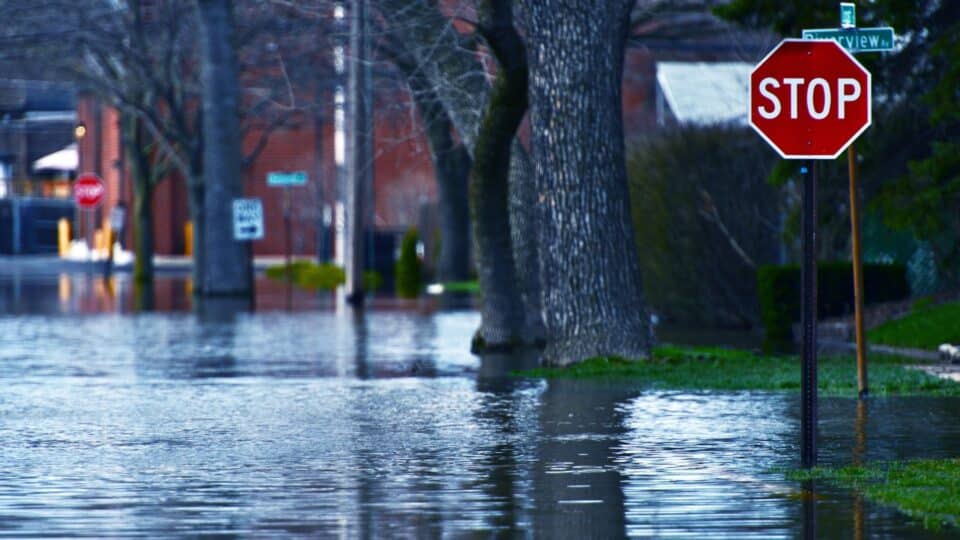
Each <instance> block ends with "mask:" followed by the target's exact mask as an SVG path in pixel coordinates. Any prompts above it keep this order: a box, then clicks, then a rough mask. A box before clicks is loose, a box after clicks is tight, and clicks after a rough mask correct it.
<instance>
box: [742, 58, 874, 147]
mask: <svg viewBox="0 0 960 540" xmlns="http://www.w3.org/2000/svg"><path fill="white" fill-rule="evenodd" d="M870 84H871V78H870V72H869V71H867V70H866V69H864V67H863V66H862V65H860V63H859V62H857V60H856V59H855V58H854V57H853V56H852V55H851V54H850V53H849V52H847V51H846V50H844V49H843V48H842V47H841V46H840V45H838V44H837V43H836V42H835V41H828V40H803V39H785V40H783V41H782V42H780V44H779V45H777V47H776V48H775V49H774V50H773V51H771V52H770V54H768V55H767V56H766V58H764V59H763V60H761V61H760V63H759V64H757V67H755V68H754V69H753V71H752V72H751V73H750V94H749V100H748V102H749V109H748V110H749V115H748V118H749V123H750V127H752V128H753V129H754V130H756V131H757V133H759V134H760V136H761V137H763V138H764V139H765V140H766V141H767V142H768V143H770V146H772V147H773V148H774V149H775V150H776V151H777V152H778V153H779V154H780V155H781V156H782V157H784V158H785V159H833V158H836V157H837V156H839V155H840V153H841V152H843V150H844V149H846V148H847V146H849V145H850V143H851V142H853V141H854V140H855V139H856V138H857V137H858V136H859V135H860V134H861V133H863V131H864V130H865V129H867V127H868V126H869V125H870V122H871V89H870Z"/></svg>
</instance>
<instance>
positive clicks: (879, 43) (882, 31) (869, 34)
mask: <svg viewBox="0 0 960 540" xmlns="http://www.w3.org/2000/svg"><path fill="white" fill-rule="evenodd" d="M803 39H832V40H834V41H836V42H837V43H839V44H840V46H841V47H843V48H844V49H846V50H848V51H850V52H852V53H858V52H881V51H892V50H893V49H894V44H893V28H890V27H889V26H880V27H877V28H850V29H846V30H844V29H840V28H812V29H810V30H804V31H803Z"/></svg>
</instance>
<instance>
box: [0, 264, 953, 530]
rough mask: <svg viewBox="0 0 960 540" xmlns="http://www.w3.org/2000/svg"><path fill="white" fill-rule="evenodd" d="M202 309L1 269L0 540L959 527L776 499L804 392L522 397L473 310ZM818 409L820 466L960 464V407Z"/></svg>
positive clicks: (563, 390) (797, 489) (821, 498)
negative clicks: (480, 337)
mask: <svg viewBox="0 0 960 540" xmlns="http://www.w3.org/2000/svg"><path fill="white" fill-rule="evenodd" d="M14 278H15V279H14ZM15 281H16V283H15ZM65 283H67V285H65ZM97 283H99V285H98V284H97ZM18 287H19V290H17V288H18ZM263 288H266V285H265V284H263ZM65 289H68V290H66V291H65ZM185 290H186V285H185V284H184V283H183V282H182V281H180V280H177V279H166V278H165V279H162V280H160V282H158V284H157V287H156V291H155V294H156V296H157V298H155V299H154V305H155V307H158V309H162V310H163V311H159V312H146V313H132V308H133V306H134V305H135V302H134V300H133V297H134V296H135V295H134V294H133V291H132V290H131V288H130V287H129V282H128V281H126V280H125V279H124V278H123V277H121V278H120V279H118V280H116V281H115V282H114V283H113V284H112V285H110V286H104V284H103V283H102V281H101V280H99V278H94V277H88V276H83V275H74V276H59V275H56V274H50V275H47V274H43V273H40V274H36V275H34V274H31V275H23V274H21V275H19V276H13V275H7V274H0V311H2V313H3V314H2V315H0V536H5V537H23V536H45V535H48V536H57V537H63V536H88V537H110V536H121V537H129V536H142V537H151V538H156V537H170V536H174V537H184V536H187V537H192V536H201V535H223V536H227V537H230V536H236V537H275V536H300V535H303V536H309V537H345V538H355V537H361V538H364V537H461V536H479V537H489V536H536V537H545V538H617V537H623V536H635V537H685V538H717V537H729V538H795V537H800V536H805V535H807V536H809V537H819V538H940V537H950V536H951V535H954V534H955V531H945V532H941V533H930V532H926V531H924V530H923V529H922V528H920V527H918V526H916V525H914V524H913V523H911V522H910V521H909V520H908V519H907V518H905V517H904V516H902V515H900V514H898V513H896V512H894V511H890V510H886V509H884V508H881V507H877V506H875V505H872V504H868V503H864V502H863V501H861V500H859V498H857V497H856V496H855V495H854V494H852V493H851V492H849V491H846V490H840V489H835V488H831V487H829V486H815V487H816V490H817V493H816V495H815V497H809V496H804V493H803V491H802V490H801V485H800V484H799V483H796V482H789V481H786V480H784V479H783V473H782V472H781V471H778V468H782V467H794V466H795V465H796V464H797V456H798V453H799V450H798V444H797V443H798V441H797V438H798V426H799V418H798V412H797V411H798V405H799V400H798V397H797V396H794V395H783V394H769V393H755V392H737V393H711V392H694V393H691V392H661V391H657V392H653V391H644V390H642V389H638V388H636V387H633V386H631V385H628V384H615V383H609V382H607V383H604V382H597V381H551V382H544V381H541V380H525V379H517V378H512V377H508V376H506V375H505V373H506V370H507V369H509V368H510V367H512V366H516V365H518V364H523V363H524V362H530V361H535V359H530V358H527V359H516V358H504V357H491V358H487V359H484V360H482V361H481V360H480V359H479V358H477V357H475V356H472V355H471V354H470V353H469V350H468V345H469V341H470V337H471V334H472V332H473V331H474V329H475V328H476V326H477V324H478V321H479V317H478V315H477V314H476V313H475V312H474V311H470V310H465V311H444V310H439V309H436V307H435V306H434V305H432V304H430V303H427V302H419V303H413V304H399V303H396V302H389V301H386V302H379V303H375V306H374V308H373V309H371V310H368V311H367V313H366V314H365V315H362V316H355V315H353V314H352V313H351V312H350V311H347V310H339V311H338V310H337V309H336V308H335V307H333V302H332V301H331V300H330V299H329V298H327V297H322V298H317V297H313V296H310V295H300V296H298V297H297V298H295V299H294V302H293V305H294V307H295V308H298V309H300V311H294V312H284V311H279V310H276V309H274V308H277V307H283V306H284V305H285V303H286V297H285V295H284V294H279V296H278V295H277V292H276V291H273V292H270V291H267V292H265V294H264V296H263V297H261V298H259V299H258V306H259V307H260V308H261V309H262V310H263V311H258V312H256V313H240V314H230V313H223V312H220V311H218V310H215V309H207V310H205V311H204V312H203V313H202V314H194V313H191V312H186V311H182V309H184V306H188V305H189V302H188V300H187V298H186V297H185V296H184V292H183V291H185ZM98 291H99V292H98ZM178 291H179V292H178ZM281 292H282V291H281ZM178 295H179V296H178ZM820 406H821V415H822V421H821V426H820V427H821V444H822V446H821V457H822V459H821V461H822V462H824V463H826V464H846V463H851V462H854V461H857V460H862V459H869V460H873V459H894V458H911V457H955V456H957V455H958V448H960V400H955V399H929V398H898V399H875V400H871V401H870V402H868V403H867V404H866V406H865V407H860V408H858V405H857V403H856V402H855V401H854V400H846V399H825V400H821V403H820Z"/></svg>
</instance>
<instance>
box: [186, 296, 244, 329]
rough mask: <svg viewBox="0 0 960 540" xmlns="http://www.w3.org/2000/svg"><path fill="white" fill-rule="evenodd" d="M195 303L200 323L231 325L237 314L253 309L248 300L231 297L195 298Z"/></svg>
mask: <svg viewBox="0 0 960 540" xmlns="http://www.w3.org/2000/svg"><path fill="white" fill-rule="evenodd" d="M195 302H196V303H195V306H196V312H197V315H198V316H199V318H200V321H201V322H214V323H221V322H230V323H233V322H235V321H236V318H237V314H238V313H248V312H250V311H251V309H252V307H253V306H252V301H251V299H250V298H243V297H233V296H226V297H213V298H210V297H207V298H200V297H197V298H195Z"/></svg>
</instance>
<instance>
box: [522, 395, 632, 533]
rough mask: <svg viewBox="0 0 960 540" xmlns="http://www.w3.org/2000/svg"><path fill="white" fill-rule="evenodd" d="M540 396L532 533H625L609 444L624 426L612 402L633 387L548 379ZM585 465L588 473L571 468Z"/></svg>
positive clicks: (620, 490)
mask: <svg viewBox="0 0 960 540" xmlns="http://www.w3.org/2000/svg"><path fill="white" fill-rule="evenodd" d="M547 384H548V386H547V389H546V390H545V391H544V392H543V394H542V395H541V396H540V400H541V406H540V411H541V412H540V431H541V437H540V444H539V447H538V448H537V459H536V462H535V465H534V473H533V493H534V497H535V498H536V508H535V510H534V536H539V537H543V538H621V537H624V536H626V516H625V505H624V496H623V486H622V483H623V478H622V477H621V476H620V473H619V472H618V471H617V469H616V467H615V464H614V447H615V446H617V445H618V444H619V442H620V438H621V436H622V435H623V434H624V433H625V432H626V429H625V428H624V427H623V425H624V418H623V417H624V414H623V413H622V412H619V411H618V410H617V407H618V406H619V405H620V404H622V403H624V402H626V401H627V400H629V399H631V398H633V397H635V396H636V394H637V392H636V391H635V390H630V389H628V388H626V387H622V388H621V387H617V386H614V385H602V384H598V383H596V382H592V381H577V380H561V379H553V380H550V381H549V382H548V383H547ZM583 470H590V471H591V472H590V473H589V474H576V472H578V471H583Z"/></svg>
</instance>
